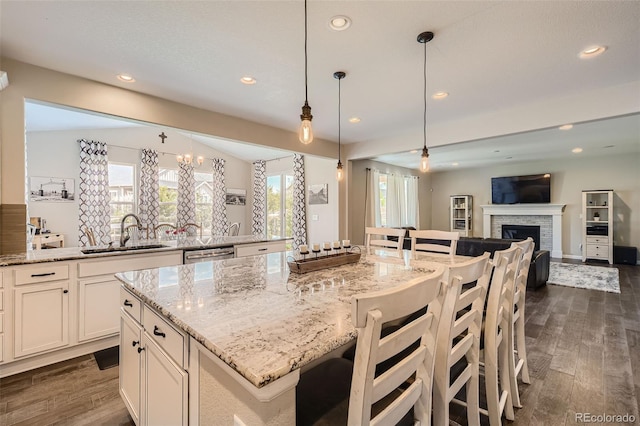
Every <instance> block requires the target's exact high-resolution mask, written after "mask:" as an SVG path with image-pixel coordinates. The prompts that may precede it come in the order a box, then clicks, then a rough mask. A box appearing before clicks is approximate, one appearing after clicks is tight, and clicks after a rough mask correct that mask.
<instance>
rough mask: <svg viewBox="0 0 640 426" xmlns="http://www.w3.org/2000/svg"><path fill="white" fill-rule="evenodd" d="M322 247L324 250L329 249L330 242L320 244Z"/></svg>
mask: <svg viewBox="0 0 640 426" xmlns="http://www.w3.org/2000/svg"><path fill="white" fill-rule="evenodd" d="M322 248H324V249H325V250H329V249H330V248H331V243H324V244H322Z"/></svg>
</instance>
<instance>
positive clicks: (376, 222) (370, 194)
mask: <svg viewBox="0 0 640 426" xmlns="http://www.w3.org/2000/svg"><path fill="white" fill-rule="evenodd" d="M381 224H382V221H381V218H380V172H379V171H377V170H374V169H368V170H367V193H366V201H365V217H364V226H375V227H379V226H381Z"/></svg>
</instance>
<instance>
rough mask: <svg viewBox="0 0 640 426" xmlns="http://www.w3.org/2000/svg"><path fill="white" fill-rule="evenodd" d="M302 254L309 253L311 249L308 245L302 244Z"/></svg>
mask: <svg viewBox="0 0 640 426" xmlns="http://www.w3.org/2000/svg"><path fill="white" fill-rule="evenodd" d="M299 249H300V253H309V247H307V245H306V244H300V247H299Z"/></svg>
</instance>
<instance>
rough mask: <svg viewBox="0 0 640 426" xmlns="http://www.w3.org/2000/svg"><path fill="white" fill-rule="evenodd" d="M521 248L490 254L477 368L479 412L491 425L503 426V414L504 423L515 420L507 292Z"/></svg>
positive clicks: (512, 280) (510, 285)
mask: <svg viewBox="0 0 640 426" xmlns="http://www.w3.org/2000/svg"><path fill="white" fill-rule="evenodd" d="M520 253H521V249H520V248H518V247H514V246H512V247H510V248H508V249H506V250H501V251H496V252H495V253H494V255H493V265H494V270H493V276H492V278H491V284H490V286H489V294H488V296H487V309H486V313H485V317H484V322H483V329H482V332H483V335H484V341H483V342H482V343H483V348H482V349H481V351H480V366H481V367H484V370H483V371H484V382H485V389H486V392H485V394H486V400H487V409H486V410H485V409H483V408H481V409H480V413H482V414H484V415H486V416H488V417H489V423H490V424H491V425H492V426H496V425H497V426H499V425H501V424H502V414H504V415H505V417H506V418H507V420H513V419H514V412H513V401H512V399H511V381H510V380H509V365H508V362H509V348H508V345H507V343H508V342H507V337H506V335H507V329H508V321H509V315H508V313H507V312H508V310H509V309H510V305H509V304H508V296H507V294H508V289H509V288H512V287H513V282H514V280H515V272H516V271H515V268H514V267H513V265H514V264H517V262H518V257H519V256H520Z"/></svg>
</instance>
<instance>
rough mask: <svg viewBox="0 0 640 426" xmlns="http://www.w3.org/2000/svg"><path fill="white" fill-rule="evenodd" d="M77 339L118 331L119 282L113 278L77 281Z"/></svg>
mask: <svg viewBox="0 0 640 426" xmlns="http://www.w3.org/2000/svg"><path fill="white" fill-rule="evenodd" d="M78 286H79V290H78V295H79V306H78V341H80V342H82V341H85V340H89V339H95V338H98V337H103V336H108V335H110V334H115V333H117V332H118V321H119V320H118V317H119V309H118V304H119V303H120V283H119V281H118V280H116V279H114V278H108V279H104V280H83V281H80V282H79V283H78Z"/></svg>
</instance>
